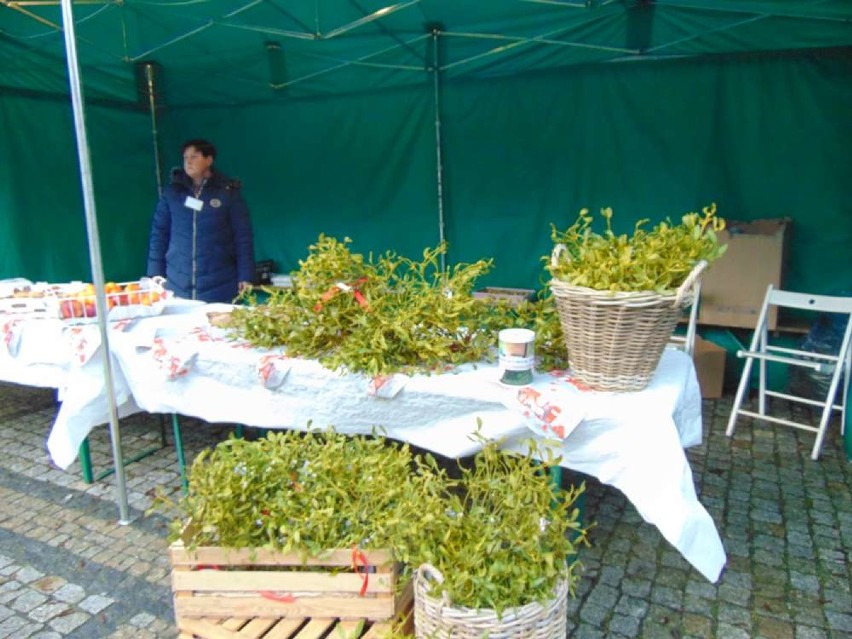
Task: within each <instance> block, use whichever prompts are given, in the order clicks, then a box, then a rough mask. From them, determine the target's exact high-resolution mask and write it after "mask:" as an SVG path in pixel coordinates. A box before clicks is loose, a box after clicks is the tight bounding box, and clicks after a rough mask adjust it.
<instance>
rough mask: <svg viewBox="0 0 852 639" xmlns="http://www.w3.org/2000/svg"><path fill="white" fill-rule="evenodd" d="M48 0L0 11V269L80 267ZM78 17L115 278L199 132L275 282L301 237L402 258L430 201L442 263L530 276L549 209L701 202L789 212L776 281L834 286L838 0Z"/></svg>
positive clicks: (416, 244) (224, 0)
mask: <svg viewBox="0 0 852 639" xmlns="http://www.w3.org/2000/svg"><path fill="white" fill-rule="evenodd" d="M57 5H58V3H43V2H26V1H21V2H13V1H11V0H3V2H2V3H0V167H2V171H0V277H12V276H26V277H30V278H31V279H46V280H54V281H62V280H67V279H88V278H89V275H88V260H87V257H86V246H85V228H84V223H83V213H82V199H81V196H80V193H79V191H80V188H79V179H78V177H77V169H76V152H75V141H74V137H73V127H72V123H71V113H70V106H69V99H68V78H67V72H66V70H65V57H64V45H63V37H62V32H61V17H60V9H59V7H58V6H57ZM74 15H75V29H76V33H77V38H78V51H79V57H80V64H81V74H82V78H83V83H84V89H85V96H86V99H87V105H88V111H87V123H88V130H89V135H90V145H91V148H92V158H93V171H94V182H95V186H96V200H97V204H98V216H99V219H100V222H101V238H102V244H103V248H102V250H103V255H104V266H105V271H106V275H107V277H108V278H110V279H127V278H132V277H137V276H138V275H139V274H141V272H142V270H143V269H144V257H145V250H146V239H147V229H148V223H149V220H150V215H151V211H152V209H153V206H154V203H155V201H156V189H157V181H156V175H155V172H156V171H157V169H158V168H159V170H160V172H161V174H165V173H166V172H167V170H168V168H169V167H170V166H171V165H173V164H175V163H176V162H177V161H178V160H179V156H178V147H179V145H180V143H181V141H182V140H184V139H187V138H190V137H197V136H200V137H206V138H209V139H211V140H213V141H214V142H215V143H216V145H217V146H218V147H219V149H220V159H219V160H218V161H217V164H218V165H219V166H220V168H221V169H222V170H224V171H225V172H226V173H229V174H232V175H235V176H239V177H240V178H241V179H242V180H243V181H244V183H245V195H246V198H247V200H248V202H249V204H250V206H251V209H252V214H253V218H254V223H255V230H256V236H257V241H256V244H257V247H256V255H257V257H258V258H259V259H260V258H272V259H275V260H276V262H277V263H278V267H279V270H282V271H286V270H289V269H292V268H295V267H296V266H297V260H298V259H299V258H301V257H303V256H304V255H305V253H306V247H307V245H308V244H309V243H310V242H311V241H312V240H313V239H315V238H316V237H317V235H318V234H319V233H320V232H325V233H327V234H331V235H335V236H340V237H342V236H344V235H348V236H350V237H352V238H353V239H354V240H355V243H354V249H355V250H359V251H364V252H367V251H370V250H372V251H378V250H385V249H395V250H399V251H401V252H404V253H407V254H417V253H419V252H420V251H421V250H422V249H423V248H424V247H425V246H433V245H435V244H436V243H437V242H438V239H439V237H440V235H439V228H438V211H439V204H440V205H441V210H442V211H443V217H444V220H445V229H444V231H445V236H446V238H447V240H448V241H449V246H450V253H449V258H450V260H451V261H457V260H464V261H470V260H475V259H479V258H482V257H494V259H495V268H494V271H493V273H492V275H491V276H490V277H489V278H487V279H486V281H485V282H484V283H489V284H499V285H504V286H528V287H535V286H539V285H540V283H541V277H542V273H543V272H542V268H541V262H540V257H541V256H542V255H545V254H546V253H547V250H548V246H549V229H550V223H556V224H557V225H567V224H568V223H570V221H571V220H572V219H573V217H574V216H575V215H576V213H577V211H578V210H579V209H580V208H581V207H590V208H593V209H594V208H597V207H600V206H613V207H614V209H615V211H616V216H617V218H619V221H620V223H621V224H622V225H623V226H624V228H627V227H628V226H629V225H631V224H632V222H633V221H634V220H636V219H638V218H641V217H650V218H652V219H659V218H661V217H665V216H677V215H680V214H681V213H684V212H687V211H689V210H696V209H698V208H700V207H701V206H704V205H706V204H709V203H710V202H713V201H715V202H717V204H718V206H719V211H720V214H722V215H723V216H726V217H729V218H732V219H754V218H759V217H781V216H790V217H792V218H793V220H794V232H793V241H792V243H791V246H790V260H789V265H788V269H787V275H788V278H787V281H788V283H789V284H790V286H791V287H795V288H800V289H803V290H810V291H814V292H832V291H836V290H839V289H843V288H846V289H847V290H848V282H849V279H850V272H852V264H851V263H850V260H849V259H848V257H847V256H848V254H849V250H848V245H849V243H850V241H852V205H850V203H849V198H848V186H847V184H848V183H849V179H850V177H852V164H850V159H849V157H850V156H849V153H848V148H849V143H850V141H852V83H850V82H849V79H850V77H852V3H850V2H848V1H845V0H826V1H813V0H811V1H805V0H789V1H785V0H773V1H770V0H763V1H754V2H749V1H736V0H724V1H721V0H720V1H715V2H711V1H710V0H704V1H698V0H671V1H666V0H658V1H657V2H645V1H641V2H640V1H606V0H599V1H589V2H580V1H569V0H564V1H560V0H488V1H485V0H480V1H473V0H468V1H465V0H420V1H417V0H408V1H406V0H401V1H399V2H388V0H384V1H376V0H315V1H304V2H298V3H292V2H284V1H283V0H244V1H234V0H182V1H181V0H178V1H175V2H163V1H160V0H147V1H146V0H122V1H120V2H119V1H117V0H103V1H99V0H86V1H83V2H75V3H74ZM146 63H147V64H150V65H151V66H150V67H149V68H150V69H153V70H154V71H156V73H154V74H153V80H154V90H155V93H154V100H155V103H156V105H157V109H156V112H155V115H156V119H155V121H156V124H157V128H158V132H159V150H160V152H161V153H162V157H163V161H162V165H161V166H160V167H157V166H156V165H155V162H154V159H155V157H156V156H155V154H154V141H153V136H152V118H151V114H150V112H149V110H148V96H147V94H146V90H145V86H144V83H143V82H142V81H141V77H140V76H141V70H142V69H143V68H144V67H143V66H141V65H143V64H146ZM436 70H437V72H436ZM436 107H437V111H436ZM436 115H437V120H438V121H439V122H440V129H439V131H440V146H438V144H437V143H436V127H435V122H436ZM438 148H440V154H438V153H437V149H438ZM439 165H440V168H441V177H442V183H441V186H442V192H441V196H442V197H441V198H440V199H439V194H438V186H437V174H438V167H439Z"/></svg>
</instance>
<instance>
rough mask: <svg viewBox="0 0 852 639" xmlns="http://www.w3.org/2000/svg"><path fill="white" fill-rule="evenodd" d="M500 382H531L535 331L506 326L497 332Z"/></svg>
mask: <svg viewBox="0 0 852 639" xmlns="http://www.w3.org/2000/svg"><path fill="white" fill-rule="evenodd" d="M497 353H498V359H497V362H498V366H499V370H500V382H501V383H503V384H509V385H512V386H524V385H526V384H532V380H533V367H534V365H535V331H531V330H529V329H526V328H506V329H503V330H502V331H500V332H499V333H498V334H497Z"/></svg>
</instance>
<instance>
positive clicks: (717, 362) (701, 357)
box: [692, 335, 728, 399]
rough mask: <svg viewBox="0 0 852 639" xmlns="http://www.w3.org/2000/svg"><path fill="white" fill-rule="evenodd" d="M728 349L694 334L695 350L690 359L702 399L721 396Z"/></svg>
mask: <svg viewBox="0 0 852 639" xmlns="http://www.w3.org/2000/svg"><path fill="white" fill-rule="evenodd" d="M727 355H728V351H726V350H725V349H724V348H722V347H721V346H717V345H716V344H714V343H713V342H710V341H708V340H706V339H703V338H702V337H700V336H698V335H696V336H695V351H694V353H693V355H692V361H693V362H694V363H695V373H696V374H697V375H698V386H699V387H700V388H701V397H703V398H704V399H718V398H719V397H721V396H722V389H723V388H724V383H725V360H726V358H727Z"/></svg>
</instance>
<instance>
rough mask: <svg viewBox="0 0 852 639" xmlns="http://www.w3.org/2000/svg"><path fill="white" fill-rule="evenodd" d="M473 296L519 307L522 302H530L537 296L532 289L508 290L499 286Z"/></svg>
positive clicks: (487, 287)
mask: <svg viewBox="0 0 852 639" xmlns="http://www.w3.org/2000/svg"><path fill="white" fill-rule="evenodd" d="M473 296H474V297H476V298H479V299H486V300H504V301H506V302H509V303H510V304H512V305H514V306H517V305H518V304H520V303H521V302H528V301H530V300H532V299H533V297H534V296H535V291H534V290H532V289H531V288H507V287H505V286H504V287H499V286H486V287H485V288H482V289H479V290H478V291H474V292H473Z"/></svg>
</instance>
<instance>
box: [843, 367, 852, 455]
mask: <svg viewBox="0 0 852 639" xmlns="http://www.w3.org/2000/svg"><path fill="white" fill-rule="evenodd" d="M850 378H851V379H847V380H846V383H847V384H848V388H849V390H848V393H847V395H846V403H847V404H848V403H849V398H850V397H852V375H850ZM843 413H844V417H845V419H844V420H843V421H844V424H843V447H844V448H845V449H846V461H848V462H852V406H848V405H847V406H846V410H844V411H843Z"/></svg>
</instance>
